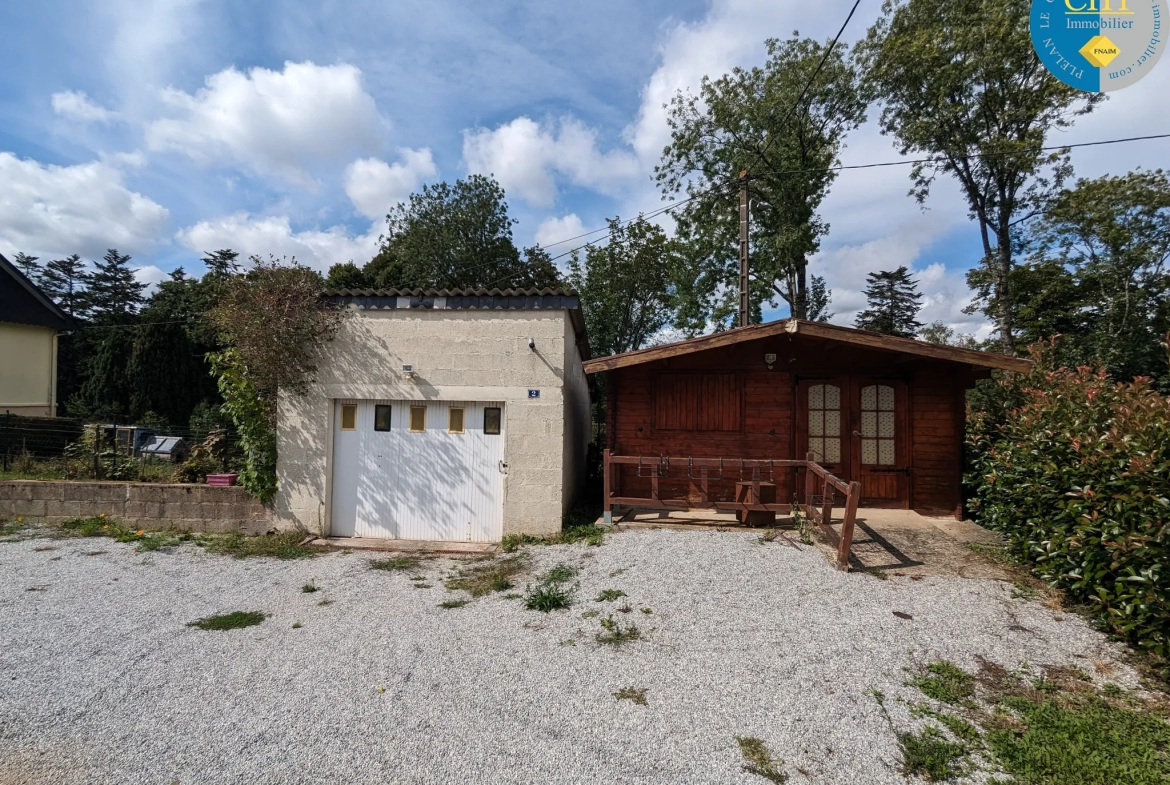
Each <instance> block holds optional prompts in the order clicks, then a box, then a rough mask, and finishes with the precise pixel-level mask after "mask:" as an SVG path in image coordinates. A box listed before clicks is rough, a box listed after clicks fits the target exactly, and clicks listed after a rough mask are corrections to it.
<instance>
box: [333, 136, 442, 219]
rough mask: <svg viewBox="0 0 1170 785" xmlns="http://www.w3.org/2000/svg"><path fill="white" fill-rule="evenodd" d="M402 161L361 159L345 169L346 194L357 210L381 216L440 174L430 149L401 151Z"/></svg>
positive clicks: (374, 216)
mask: <svg viewBox="0 0 1170 785" xmlns="http://www.w3.org/2000/svg"><path fill="white" fill-rule="evenodd" d="M398 154H399V156H400V157H401V158H402V160H401V161H400V162H399V163H395V164H388V163H386V162H385V161H383V160H381V159H380V158H359V159H358V160H356V161H354V162H353V163H351V164H350V165H349V166H348V167H347V168H346V170H345V194H346V196H348V197H349V200H350V201H351V202H353V206H354V207H356V208H357V211H358V212H359V213H361V214H362V215H364V216H366V217H367V218H373V219H375V220H377V219H380V218H382V217H384V216H385V215H386V213H387V212H389V210H390V208H391V207H392V206H393V205H396V204H398V203H399V202H402V201H405V200H406V198H407V197H408V196H410V195H411V193H413V192H414V191H415V189H417V188H418V187H419V185H421V184H422V182H423V180H425V179H426V178H428V177H434V176H435V175H437V174H438V173H439V170H438V168H437V167H436V166H435V160H434V158H432V157H431V151H430V149H429V148H426V147H424V148H422V149H421V150H410V149H406V148H403V149H401V150H399V151H398Z"/></svg>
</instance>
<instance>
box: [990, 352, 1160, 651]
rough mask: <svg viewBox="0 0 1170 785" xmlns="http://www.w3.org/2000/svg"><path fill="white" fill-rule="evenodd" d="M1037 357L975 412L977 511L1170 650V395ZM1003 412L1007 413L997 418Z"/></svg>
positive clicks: (1080, 598)
mask: <svg viewBox="0 0 1170 785" xmlns="http://www.w3.org/2000/svg"><path fill="white" fill-rule="evenodd" d="M1049 354H1050V352H1048V351H1047V350H1045V351H1041V350H1040V349H1039V348H1036V349H1034V351H1033V358H1034V359H1035V360H1037V363H1036V367H1035V368H1034V369H1033V371H1032V372H1030V373H1029V374H1027V375H1024V376H1022V377H1017V378H1015V379H1003V380H1000V381H999V382H998V383H997V384H996V385H994V386H993V387H992V388H991V389H990V390H989V391H985V394H989V395H990V397H991V398H992V399H993V400H995V399H998V400H1002V401H1005V402H1007V401H1011V402H1015V401H1018V405H1017V406H1015V407H1014V408H1011V409H1010V410H1008V411H1007V412H1006V413H1003V414H997V413H995V412H994V409H993V408H990V407H989V409H988V411H987V412H976V413H974V414H973V415H972V416H971V418H970V420H971V421H970V426H969V437H968V449H969V454H970V461H969V465H970V473H969V474H968V476H967V482H968V486H969V489H970V490H971V491H972V496H973V498H972V499H971V501H970V507H971V511H972V513H973V514H974V516H975V518H976V519H977V520H978V521H979V522H980V523H981V524H983V525H984V526H987V527H988V528H991V529H994V530H996V531H999V532H1001V533H1003V534H1004V535H1005V536H1006V537H1007V539H1008V541H1009V544H1010V548H1011V550H1012V552H1013V555H1015V556H1016V557H1018V558H1020V559H1021V560H1023V561H1025V562H1027V563H1028V564H1030V566H1031V569H1032V570H1033V571H1034V572H1035V573H1036V575H1038V576H1039V577H1040V578H1042V579H1043V580H1044V581H1046V582H1047V583H1048V584H1049V585H1051V586H1053V587H1054V588H1059V589H1063V590H1064V591H1065V592H1066V593H1067V594H1068V596H1069V598H1070V599H1072V600H1073V601H1074V602H1077V603H1082V604H1085V605H1087V606H1089V607H1090V608H1091V610H1092V612H1093V614H1094V615H1095V616H1096V618H1097V619H1099V620H1100V621H1101V622H1102V623H1103V624H1104V625H1105V626H1106V627H1107V628H1108V629H1109V630H1110V631H1112V632H1113V633H1115V634H1117V635H1119V636H1121V637H1123V638H1125V639H1126V640H1128V641H1129V642H1130V643H1132V644H1134V645H1136V646H1138V647H1140V648H1142V649H1145V650H1147V651H1148V652H1151V653H1153V654H1155V655H1156V656H1158V657H1159V658H1162V659H1163V660H1164V659H1165V658H1166V657H1167V655H1170V574H1168V572H1170V401H1168V400H1167V399H1166V398H1165V397H1163V396H1162V395H1160V394H1158V393H1157V392H1156V391H1155V390H1154V389H1153V388H1152V387H1151V385H1150V382H1149V380H1148V379H1144V378H1139V379H1136V380H1134V381H1133V382H1129V383H1116V382H1112V381H1110V380H1109V379H1108V378H1107V377H1106V376H1105V373H1104V371H1101V370H1097V369H1091V368H1087V367H1080V368H1076V369H1067V368H1060V369H1055V370H1053V369H1050V368H1048V367H1047V363H1046V359H1047V356H1048V355H1049ZM995 417H1000V418H1002V422H995V421H994V420H993V418H995Z"/></svg>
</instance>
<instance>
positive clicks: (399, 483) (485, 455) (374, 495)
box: [330, 401, 507, 542]
mask: <svg viewBox="0 0 1170 785" xmlns="http://www.w3.org/2000/svg"><path fill="white" fill-rule="evenodd" d="M506 471H507V467H506V466H505V464H504V407H503V404H502V403H492V402H461V401H429V402H425V403H424V402H419V401H338V402H336V404H335V406H334V413H333V488H332V510H331V513H332V514H331V516H330V530H331V533H332V534H333V536H334V537H394V538H401V539H408V540H447V541H473V542H496V541H498V540H499V539H500V536H501V534H502V522H503V508H504V475H505V473H506Z"/></svg>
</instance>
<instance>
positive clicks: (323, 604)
mask: <svg viewBox="0 0 1170 785" xmlns="http://www.w3.org/2000/svg"><path fill="white" fill-rule="evenodd" d="M317 604H318V605H320V606H321V607H325V606H326V605H332V604H333V600H331V599H329V598H328V597H326V598H325V599H323V600H321V601H320V602H319V603H317Z"/></svg>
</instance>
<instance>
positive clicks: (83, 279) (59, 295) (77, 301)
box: [41, 254, 89, 319]
mask: <svg viewBox="0 0 1170 785" xmlns="http://www.w3.org/2000/svg"><path fill="white" fill-rule="evenodd" d="M88 282H89V273H88V272H87V271H86V269H85V262H83V261H81V257H80V256H78V255H77V254H73V255H72V256H69V257H66V258H65V259H54V260H53V261H51V262H49V263H48V264H46V265H45V269H44V271H43V272H42V273H41V289H43V290H44V292H45V294H47V295H49V296H50V297H52V298H53V299H54V300H55V301H56V302H57V304H58V305H60V306H61V307H62V308H63V309H65V312H66V313H68V314H69V315H70V316H73V317H76V318H79V319H80V318H84V317H85V309H84V300H85V290H86V285H87V284H88Z"/></svg>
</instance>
